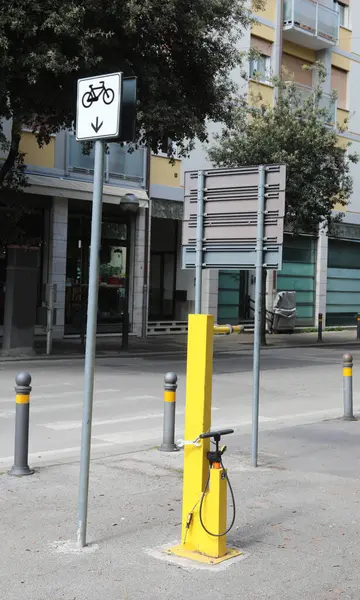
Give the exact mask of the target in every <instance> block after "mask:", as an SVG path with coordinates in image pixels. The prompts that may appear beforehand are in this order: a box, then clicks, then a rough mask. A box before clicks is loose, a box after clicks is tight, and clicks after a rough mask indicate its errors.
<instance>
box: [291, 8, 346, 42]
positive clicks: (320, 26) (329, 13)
mask: <svg viewBox="0 0 360 600" xmlns="http://www.w3.org/2000/svg"><path fill="white" fill-rule="evenodd" d="M339 26H340V19H339V13H338V12H337V11H336V10H333V9H331V8H328V7H327V6H324V5H323V4H321V3H320V2H313V0H285V2H284V37H285V38H286V39H288V40H291V41H293V42H295V43H298V44H300V45H303V46H307V47H310V48H314V49H315V50H321V49H322V48H327V47H329V46H334V45H336V44H337V43H338V41H339ZM305 36H306V37H305Z"/></svg>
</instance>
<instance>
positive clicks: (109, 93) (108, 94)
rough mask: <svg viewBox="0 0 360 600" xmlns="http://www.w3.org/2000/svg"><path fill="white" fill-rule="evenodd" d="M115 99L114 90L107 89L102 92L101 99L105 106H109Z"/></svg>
mask: <svg viewBox="0 0 360 600" xmlns="http://www.w3.org/2000/svg"><path fill="white" fill-rule="evenodd" d="M114 98H115V93H114V90H112V89H111V88H107V89H105V90H104V94H103V99H104V103H105V104H111V103H112V102H113V100H114Z"/></svg>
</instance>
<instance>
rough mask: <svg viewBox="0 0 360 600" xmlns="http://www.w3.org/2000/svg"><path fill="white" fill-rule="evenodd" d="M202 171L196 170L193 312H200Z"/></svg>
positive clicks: (202, 221) (202, 212)
mask: <svg viewBox="0 0 360 600" xmlns="http://www.w3.org/2000/svg"><path fill="white" fill-rule="evenodd" d="M204 182H205V175H204V171H198V189H197V219H196V258H195V314H196V315H200V314H201V296H202V269H203V237H204Z"/></svg>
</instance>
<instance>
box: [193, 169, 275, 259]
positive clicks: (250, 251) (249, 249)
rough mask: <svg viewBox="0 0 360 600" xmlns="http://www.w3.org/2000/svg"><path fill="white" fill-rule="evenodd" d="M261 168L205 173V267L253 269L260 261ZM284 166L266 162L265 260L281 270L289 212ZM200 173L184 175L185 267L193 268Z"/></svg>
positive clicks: (217, 170) (194, 172)
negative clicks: (258, 259) (257, 261)
mask: <svg viewBox="0 0 360 600" xmlns="http://www.w3.org/2000/svg"><path fill="white" fill-rule="evenodd" d="M259 180H260V179H259V166H253V167H237V168H220V169H210V170H205V171H204V192H203V193H204V217H203V252H202V265H203V268H208V269H211V268H213V269H244V270H246V269H253V268H254V267H255V262H256V239H257V221H258V195H259ZM285 184H286V167H285V165H266V166H265V215H264V238H263V262H264V267H265V268H267V269H281V266H282V244H283V234H284V216H285ZM197 198H198V171H188V172H187V173H185V195H184V221H183V234H182V246H183V255H182V266H183V268H184V269H194V268H195V262H196V261H195V254H196V228H197Z"/></svg>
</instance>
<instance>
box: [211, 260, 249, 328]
mask: <svg viewBox="0 0 360 600" xmlns="http://www.w3.org/2000/svg"><path fill="white" fill-rule="evenodd" d="M248 276H249V273H248V271H220V272H219V288H218V289H219V292H218V322H219V324H221V323H230V324H231V325H235V324H237V323H239V322H240V321H246V320H248V319H250V306H249V296H248Z"/></svg>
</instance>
